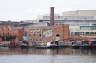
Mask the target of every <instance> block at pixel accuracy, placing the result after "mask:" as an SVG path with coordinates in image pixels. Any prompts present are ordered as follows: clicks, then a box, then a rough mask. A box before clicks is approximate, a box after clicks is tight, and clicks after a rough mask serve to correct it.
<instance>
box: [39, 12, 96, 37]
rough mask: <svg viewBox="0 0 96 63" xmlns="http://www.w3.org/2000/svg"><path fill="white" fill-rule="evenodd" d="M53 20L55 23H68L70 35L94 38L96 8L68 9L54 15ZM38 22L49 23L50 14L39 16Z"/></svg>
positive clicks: (95, 35) (95, 33)
mask: <svg viewBox="0 0 96 63" xmlns="http://www.w3.org/2000/svg"><path fill="white" fill-rule="evenodd" d="M54 20H55V21H54V24H55V25H61V24H67V25H69V30H70V35H71V36H81V37H88V38H96V10H80V11H79V10H78V11H68V12H64V13H63V15H62V16H61V15H55V16H54ZM39 22H48V23H50V16H49V15H43V16H41V17H40V19H39Z"/></svg>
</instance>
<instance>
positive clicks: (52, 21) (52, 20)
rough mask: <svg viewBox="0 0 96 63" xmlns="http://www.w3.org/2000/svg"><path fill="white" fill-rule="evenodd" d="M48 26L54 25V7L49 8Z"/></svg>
mask: <svg viewBox="0 0 96 63" xmlns="http://www.w3.org/2000/svg"><path fill="white" fill-rule="evenodd" d="M50 25H54V7H50Z"/></svg>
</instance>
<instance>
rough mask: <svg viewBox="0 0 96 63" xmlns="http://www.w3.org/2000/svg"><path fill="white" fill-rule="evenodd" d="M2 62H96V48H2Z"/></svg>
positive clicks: (0, 52) (0, 49) (0, 57)
mask: <svg viewBox="0 0 96 63" xmlns="http://www.w3.org/2000/svg"><path fill="white" fill-rule="evenodd" d="M0 63H96V49H92V50H90V49H72V48H63V49H20V48H13V49H10V48H0Z"/></svg>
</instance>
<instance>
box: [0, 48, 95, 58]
mask: <svg viewBox="0 0 96 63" xmlns="http://www.w3.org/2000/svg"><path fill="white" fill-rule="evenodd" d="M24 54H25V55H29V54H30V55H87V56H90V55H96V50H95V49H72V48H62V49H34V48H29V49H21V48H0V55H24Z"/></svg>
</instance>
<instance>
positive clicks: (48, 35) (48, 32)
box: [43, 29, 52, 37]
mask: <svg viewBox="0 0 96 63" xmlns="http://www.w3.org/2000/svg"><path fill="white" fill-rule="evenodd" d="M43 36H44V37H51V36H52V30H51V29H48V30H44V31H43Z"/></svg>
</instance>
